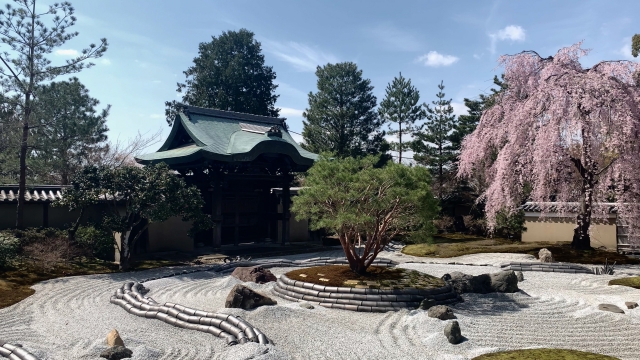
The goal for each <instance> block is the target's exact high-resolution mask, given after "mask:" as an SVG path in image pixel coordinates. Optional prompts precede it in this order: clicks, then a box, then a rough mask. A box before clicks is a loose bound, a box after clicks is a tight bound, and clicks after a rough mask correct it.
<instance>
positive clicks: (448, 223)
mask: <svg viewBox="0 0 640 360" xmlns="http://www.w3.org/2000/svg"><path fill="white" fill-rule="evenodd" d="M433 225H434V226H435V227H436V229H437V230H438V233H447V232H448V231H449V230H451V229H452V228H453V218H452V217H451V216H442V217H440V218H438V219H435V220H433Z"/></svg>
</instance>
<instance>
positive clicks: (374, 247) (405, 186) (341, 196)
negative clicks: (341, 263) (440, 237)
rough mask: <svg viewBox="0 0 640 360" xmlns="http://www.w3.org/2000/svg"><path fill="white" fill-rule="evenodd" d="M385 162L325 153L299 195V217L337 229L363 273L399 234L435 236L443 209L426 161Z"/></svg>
mask: <svg viewBox="0 0 640 360" xmlns="http://www.w3.org/2000/svg"><path fill="white" fill-rule="evenodd" d="M379 162H380V158H379V157H377V156H367V157H364V158H358V159H356V158H351V157H347V158H342V159H340V158H336V159H329V158H328V157H327V156H322V157H321V159H320V160H318V161H317V162H316V163H315V164H314V165H313V166H312V167H311V169H309V171H308V173H307V177H306V178H305V188H303V189H302V190H300V193H299V195H298V196H296V197H294V198H293V207H292V211H293V213H294V214H295V216H296V218H297V219H310V220H311V221H310V226H311V227H312V229H327V230H329V231H332V232H335V233H336V234H337V235H338V237H339V239H340V243H341V244H342V248H343V249H344V252H345V254H346V257H347V260H348V261H349V266H350V267H351V269H352V270H353V271H354V272H357V273H364V272H366V269H367V268H368V267H369V266H370V265H371V263H372V262H373V260H375V258H376V256H377V255H378V253H379V252H380V251H382V250H383V248H384V246H386V245H387V244H388V243H389V241H391V240H392V239H394V238H395V237H396V236H400V235H403V236H411V235H413V236H421V237H427V236H430V235H431V234H432V231H433V224H432V222H431V220H432V219H433V217H434V216H435V214H436V213H437V204H436V201H435V200H434V198H433V195H432V194H431V190H430V185H429V180H430V176H429V172H428V171H427V170H426V169H425V168H424V167H421V166H414V167H408V166H405V165H402V164H397V163H394V162H387V163H386V165H384V166H382V167H380V166H378V164H379ZM336 189H340V191H336ZM360 245H362V246H360Z"/></svg>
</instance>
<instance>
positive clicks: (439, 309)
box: [427, 305, 456, 320]
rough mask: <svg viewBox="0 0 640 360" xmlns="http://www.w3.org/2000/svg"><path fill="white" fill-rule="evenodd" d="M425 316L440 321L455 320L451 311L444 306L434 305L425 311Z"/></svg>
mask: <svg viewBox="0 0 640 360" xmlns="http://www.w3.org/2000/svg"><path fill="white" fill-rule="evenodd" d="M427 316H429V317H432V318H436V319H440V320H451V319H455V318H456V316H455V315H453V310H451V308H450V307H448V306H445V305H436V306H432V307H430V308H429V311H427Z"/></svg>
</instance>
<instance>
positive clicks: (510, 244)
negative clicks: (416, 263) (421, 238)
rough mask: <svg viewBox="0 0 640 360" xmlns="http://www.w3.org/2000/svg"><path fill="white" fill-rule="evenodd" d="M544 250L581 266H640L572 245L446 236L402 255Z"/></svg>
mask: <svg viewBox="0 0 640 360" xmlns="http://www.w3.org/2000/svg"><path fill="white" fill-rule="evenodd" d="M542 248H547V249H549V251H551V253H552V254H553V257H554V259H555V261H559V262H572V263H579V264H595V265H600V264H604V262H605V260H608V261H609V263H610V264H611V263H613V262H614V261H615V262H616V263H617V264H619V265H623V264H624V265H635V264H640V259H635V258H632V257H628V256H626V255H622V254H618V253H616V252H612V251H606V250H600V249H592V250H575V249H573V248H572V247H571V246H570V245H569V244H563V243H561V244H557V243H544V242H536V243H528V242H527V243H523V242H514V241H511V240H507V239H500V238H495V239H486V238H483V237H477V236H470V235H463V234H447V235H440V236H437V237H434V242H433V243H432V244H414V245H407V246H406V247H405V248H404V249H402V252H403V253H405V254H407V255H413V256H422V257H439V258H449V257H456V256H462V255H468V254H481V253H520V254H530V255H534V256H536V257H537V256H538V252H539V251H540V249H542Z"/></svg>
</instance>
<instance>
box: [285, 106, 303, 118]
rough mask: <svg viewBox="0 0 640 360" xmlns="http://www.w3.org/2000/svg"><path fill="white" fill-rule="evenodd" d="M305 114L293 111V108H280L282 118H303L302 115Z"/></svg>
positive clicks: (300, 111)
mask: <svg viewBox="0 0 640 360" xmlns="http://www.w3.org/2000/svg"><path fill="white" fill-rule="evenodd" d="M303 112H304V110H298V109H293V108H288V107H281V108H280V116H284V117H287V116H299V117H302V113H303Z"/></svg>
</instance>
